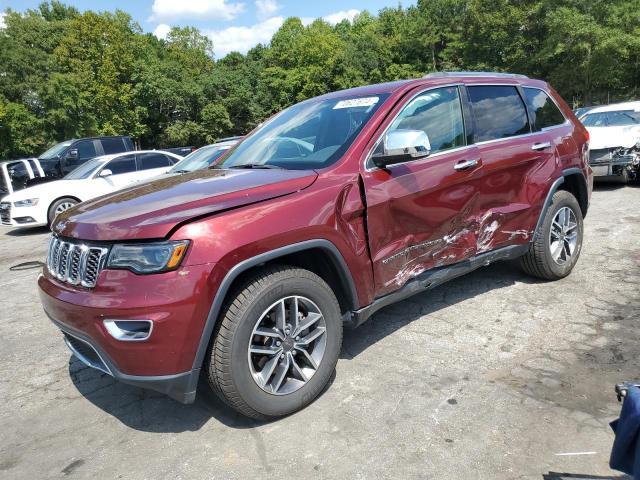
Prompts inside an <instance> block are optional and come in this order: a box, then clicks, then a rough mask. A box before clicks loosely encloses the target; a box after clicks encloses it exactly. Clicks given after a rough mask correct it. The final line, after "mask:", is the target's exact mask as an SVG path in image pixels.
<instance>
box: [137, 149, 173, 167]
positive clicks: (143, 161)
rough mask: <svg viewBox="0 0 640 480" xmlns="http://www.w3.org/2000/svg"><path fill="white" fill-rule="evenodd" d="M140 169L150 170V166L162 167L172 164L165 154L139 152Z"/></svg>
mask: <svg viewBox="0 0 640 480" xmlns="http://www.w3.org/2000/svg"><path fill="white" fill-rule="evenodd" d="M138 159H139V160H140V170H150V169H152V168H163V167H169V166H171V165H172V163H171V162H169V159H168V158H167V157H166V155H163V154H161V153H139V154H138Z"/></svg>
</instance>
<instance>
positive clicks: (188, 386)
mask: <svg viewBox="0 0 640 480" xmlns="http://www.w3.org/2000/svg"><path fill="white" fill-rule="evenodd" d="M587 143H588V142H587V133H586V130H585V128H584V127H583V126H582V125H581V124H580V122H578V120H577V119H576V118H575V117H574V115H573V113H572V112H571V110H570V109H569V107H568V106H567V105H566V104H565V102H564V101H563V100H562V99H561V98H560V97H559V96H558V94H557V93H556V92H555V91H554V90H553V89H552V88H551V87H549V85H548V84H547V83H545V82H542V81H537V80H532V79H529V78H527V77H524V76H521V75H508V74H487V73H441V74H432V75H429V76H427V77H425V78H422V79H417V80H407V81H399V82H393V83H386V84H380V85H372V86H366V87H359V88H354V89H350V90H344V91H340V92H335V93H331V94H328V95H324V96H321V97H317V98H313V99H310V100H307V101H304V102H302V103H299V104H297V105H294V106H292V107H290V108H288V109H286V110H284V111H283V112H281V113H279V114H278V115H276V116H274V117H273V118H271V119H270V120H268V121H267V122H265V123H264V124H263V125H261V126H260V127H259V128H257V129H256V130H255V131H254V132H253V133H252V134H251V135H249V136H248V137H247V138H245V139H244V140H243V141H242V142H241V143H240V144H238V145H237V146H236V147H234V148H233V149H232V150H230V152H229V153H228V154H227V155H226V156H224V157H223V158H221V159H220V160H219V161H218V162H217V164H215V165H214V166H213V167H212V168H211V169H209V170H206V171H198V172H193V173H187V174H184V175H180V176H170V177H168V178H163V179H159V180H156V181H153V182H148V183H144V184H138V185H136V186H134V187H131V188H128V189H126V190H123V191H120V192H118V193H114V194H110V195H108V196H104V197H101V198H98V199H95V200H90V201H88V202H85V203H82V204H80V205H78V206H76V207H74V208H73V209H70V210H68V211H67V212H64V213H63V214H61V215H60V216H59V217H58V218H57V219H56V222H55V223H54V225H53V231H54V235H53V236H52V238H51V241H50V245H49V253H48V258H47V265H46V267H45V268H44V271H43V273H42V275H41V276H40V278H39V280H38V283H39V291H40V295H41V299H42V304H43V306H44V310H45V311H46V313H47V315H48V316H49V317H50V318H51V320H52V321H53V322H54V323H55V325H56V326H57V327H58V328H59V329H60V330H61V331H62V333H63V335H64V340H65V342H66V343H67V345H68V346H69V348H70V349H71V350H72V352H73V354H74V355H75V356H76V357H78V359H80V360H81V361H82V362H84V363H86V364H87V365H89V366H91V367H94V368H96V369H98V370H101V371H102V372H104V373H106V374H108V375H112V376H113V377H115V378H116V379H118V380H120V381H122V382H126V383H129V384H133V385H137V386H140V387H146V388H151V389H154V390H157V391H160V392H163V393H165V394H167V395H169V396H170V397H172V398H174V399H176V400H178V401H180V402H184V403H190V402H193V401H194V398H195V396H196V386H197V385H198V379H199V378H201V377H203V378H204V379H205V380H206V382H208V384H209V386H210V388H211V389H212V390H213V391H214V392H215V393H216V394H217V395H219V396H220V397H221V398H222V399H223V400H224V401H225V402H226V403H227V404H228V405H229V406H231V407H232V408H234V409H236V410H237V411H239V412H241V413H243V414H244V415H247V416H250V417H254V418H262V419H264V418H274V417H278V416H282V415H287V414H290V413H292V412H294V411H296V410H299V409H301V408H303V407H304V406H305V405H307V404H309V403H310V402H311V401H313V400H314V399H315V398H316V397H317V396H318V394H319V393H320V392H321V391H322V390H323V388H325V386H326V385H327V383H328V382H329V379H330V377H331V375H332V373H333V371H334V368H335V365H336V362H337V360H338V355H339V353H340V349H341V344H342V332H343V327H345V326H350V327H354V326H358V325H360V324H362V323H363V322H364V321H365V320H367V319H368V318H369V317H370V316H371V315H372V314H373V313H374V312H376V311H377V310H379V309H380V308H382V307H384V306H386V305H389V304H391V303H393V302H397V301H399V300H402V299H405V298H407V297H409V296H411V295H414V294H416V293H418V292H423V291H425V290H428V289H430V288H434V287H436V286H438V285H441V284H442V283H444V282H446V281H447V280H449V279H451V278H454V277H458V276H460V275H462V274H464V273H467V272H470V271H472V270H474V269H476V268H478V267H481V266H483V265H488V264H490V263H492V262H496V261H499V260H506V259H515V258H520V262H521V264H522V267H523V268H524V270H525V271H526V272H527V273H529V274H531V275H534V276H536V277H539V278H543V279H547V280H556V279H560V278H563V277H565V276H566V275H568V274H569V273H570V272H571V270H572V269H573V267H574V266H575V264H576V262H577V260H578V257H579V255H580V250H581V247H582V236H583V218H584V216H585V214H586V213H587V208H588V205H589V198H590V195H591V189H592V183H593V178H592V173H591V170H590V168H589V166H588V145H587Z"/></svg>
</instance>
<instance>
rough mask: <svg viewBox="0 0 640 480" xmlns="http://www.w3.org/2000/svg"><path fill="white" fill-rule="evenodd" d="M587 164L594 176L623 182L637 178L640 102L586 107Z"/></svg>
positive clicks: (639, 142)
mask: <svg viewBox="0 0 640 480" xmlns="http://www.w3.org/2000/svg"><path fill="white" fill-rule="evenodd" d="M580 120H581V121H582V123H583V124H584V126H585V127H587V130H588V131H589V137H590V139H589V164H590V165H591V168H592V169H593V174H594V176H595V177H600V178H601V179H607V180H608V179H615V180H619V181H621V182H623V183H627V182H628V181H629V180H636V179H638V178H640V102H627V103H618V104H615V105H607V106H606V107H598V108H594V109H593V110H589V112H587V114H586V115H584V116H583V117H582V118H581V119H580Z"/></svg>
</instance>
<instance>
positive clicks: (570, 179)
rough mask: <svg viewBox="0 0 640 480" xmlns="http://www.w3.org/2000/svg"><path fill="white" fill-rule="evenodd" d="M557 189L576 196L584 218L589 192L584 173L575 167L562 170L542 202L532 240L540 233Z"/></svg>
mask: <svg viewBox="0 0 640 480" xmlns="http://www.w3.org/2000/svg"><path fill="white" fill-rule="evenodd" d="M558 190H565V191H567V192H569V193H571V194H572V195H573V196H574V197H576V200H578V204H579V205H580V210H581V211H582V217H583V218H584V217H585V216H586V215H587V210H588V209H589V193H588V190H587V180H586V178H585V176H584V173H583V172H582V170H580V169H579V168H577V167H575V168H568V169H566V170H563V171H562V176H560V177H558V178H557V179H556V180H555V181H554V182H553V184H552V185H551V188H550V189H549V192H548V193H547V197H546V198H545V200H544V203H543V204H542V210H541V211H540V216H539V217H538V221H537V223H536V228H535V230H534V234H533V236H532V238H531V241H532V242H533V241H534V240H535V239H536V238H537V236H538V235H539V234H540V230H541V228H542V222H543V221H544V217H545V215H546V213H547V210H548V209H549V207H550V206H551V201H552V199H553V194H554V193H556V192H557V191H558Z"/></svg>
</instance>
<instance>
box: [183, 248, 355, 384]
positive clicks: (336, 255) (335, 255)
mask: <svg viewBox="0 0 640 480" xmlns="http://www.w3.org/2000/svg"><path fill="white" fill-rule="evenodd" d="M313 248H321V249H323V250H325V251H326V252H327V253H329V254H330V258H332V260H333V262H334V266H335V267H337V268H336V269H337V271H338V272H339V274H340V277H341V281H342V282H343V283H344V284H345V285H346V287H347V292H346V293H347V295H348V297H349V300H350V303H351V308H352V309H354V310H355V309H356V308H358V306H359V305H358V296H357V292H356V287H355V284H354V283H353V278H352V277H351V272H350V271H349V268H348V267H347V264H346V262H345V260H344V258H343V257H342V254H341V253H340V251H339V250H338V248H337V247H336V246H335V245H334V244H333V243H331V242H330V241H329V240H324V239H315V240H306V241H304V242H300V243H294V244H291V245H287V246H284V247H281V248H276V249H275V250H271V251H269V252H265V253H261V254H260V255H257V256H255V257H252V258H249V259H247V260H244V261H242V262H240V263H238V264H237V265H235V266H234V267H233V268H232V269H231V270H229V272H228V273H227V275H226V276H225V277H224V279H223V280H222V283H221V284H220V287H219V288H218V291H217V292H216V295H215V297H214V299H213V302H212V304H211V309H210V310H209V315H208V316H207V321H206V323H205V326H204V329H203V331H202V335H201V336H200V343H199V345H198V350H197V352H196V357H195V359H194V361H193V370H192V371H196V370H197V371H198V372H199V371H200V368H201V367H202V362H203V361H204V357H205V354H206V353H207V347H208V346H209V340H210V339H211V335H212V333H213V330H214V328H215V325H216V323H217V321H218V317H219V315H220V310H221V309H222V303H223V302H224V300H225V297H226V296H227V293H228V291H229V288H230V287H231V284H232V283H233V281H234V280H235V279H236V278H238V276H239V275H240V274H241V273H243V272H245V271H247V270H249V269H250V268H252V267H255V266H257V265H260V264H263V263H266V262H269V261H271V260H276V259H278V258H280V257H284V256H286V255H289V254H291V253H297V252H302V251H304V250H311V249H313Z"/></svg>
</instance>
